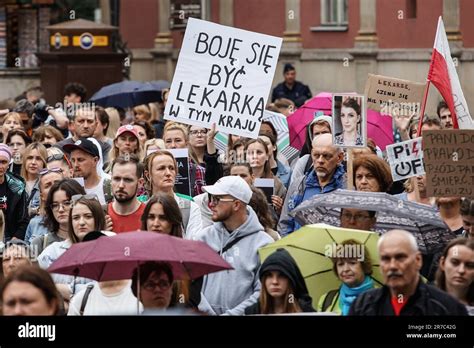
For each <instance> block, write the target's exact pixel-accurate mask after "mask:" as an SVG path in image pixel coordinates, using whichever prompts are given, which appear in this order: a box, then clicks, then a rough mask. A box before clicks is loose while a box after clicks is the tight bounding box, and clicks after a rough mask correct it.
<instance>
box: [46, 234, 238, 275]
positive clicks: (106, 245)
mask: <svg viewBox="0 0 474 348" xmlns="http://www.w3.org/2000/svg"><path fill="white" fill-rule="evenodd" d="M147 261H162V262H168V263H169V264H170V265H171V267H172V271H173V277H174V279H195V278H199V277H201V276H203V275H205V274H208V273H213V272H218V271H221V270H225V269H232V267H231V266H230V265H229V264H228V263H227V262H226V261H225V260H224V259H223V258H222V257H220V256H219V254H217V253H216V252H215V251H214V250H212V249H211V248H210V247H209V246H208V245H207V244H205V243H203V242H198V241H192V240H187V239H181V238H177V237H172V236H168V235H166V234H160V233H155V232H145V231H138V232H129V233H121V234H119V235H116V236H112V237H102V238H99V239H97V240H93V241H90V242H83V243H76V244H73V245H72V246H71V248H69V250H67V251H66V252H65V253H64V254H63V255H61V256H60V257H59V258H58V259H57V260H56V261H55V262H54V263H53V264H52V265H51V266H50V267H49V268H48V271H49V272H51V273H61V274H69V275H74V276H79V277H85V278H90V279H95V280H97V281H107V280H119V279H130V278H131V277H132V274H133V271H134V269H135V268H137V266H138V265H140V264H142V263H145V262H147Z"/></svg>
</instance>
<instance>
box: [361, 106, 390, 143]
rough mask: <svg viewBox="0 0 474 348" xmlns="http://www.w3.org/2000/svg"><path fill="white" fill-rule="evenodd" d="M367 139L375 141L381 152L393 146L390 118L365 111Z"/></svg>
mask: <svg viewBox="0 0 474 348" xmlns="http://www.w3.org/2000/svg"><path fill="white" fill-rule="evenodd" d="M367 137H369V138H371V139H372V140H374V141H375V143H376V144H377V145H378V146H379V147H380V149H381V150H382V151H385V147H386V146H387V145H390V144H393V141H394V140H393V127H392V117H391V116H388V115H382V114H380V112H377V111H374V110H371V109H367Z"/></svg>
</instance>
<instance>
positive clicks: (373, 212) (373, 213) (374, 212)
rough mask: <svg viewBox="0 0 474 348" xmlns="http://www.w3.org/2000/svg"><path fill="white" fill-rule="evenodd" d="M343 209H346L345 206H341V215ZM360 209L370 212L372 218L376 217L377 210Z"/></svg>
mask: <svg viewBox="0 0 474 348" xmlns="http://www.w3.org/2000/svg"><path fill="white" fill-rule="evenodd" d="M345 209H351V208H345ZM343 210H344V208H341V215H342V212H343ZM360 210H361V211H366V212H367V213H368V214H369V217H370V218H374V217H375V214H377V212H376V211H375V210H362V209H360Z"/></svg>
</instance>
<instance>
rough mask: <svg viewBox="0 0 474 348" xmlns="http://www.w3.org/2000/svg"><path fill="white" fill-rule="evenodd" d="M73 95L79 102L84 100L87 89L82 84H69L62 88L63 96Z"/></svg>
mask: <svg viewBox="0 0 474 348" xmlns="http://www.w3.org/2000/svg"><path fill="white" fill-rule="evenodd" d="M73 93H74V94H75V95H77V96H78V97H80V98H81V102H83V101H85V100H86V96H87V89H86V87H85V86H84V85H83V84H82V83H78V82H70V83H68V84H67V85H66V86H64V95H71V94H73Z"/></svg>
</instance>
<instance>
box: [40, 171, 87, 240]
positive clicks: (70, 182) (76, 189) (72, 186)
mask: <svg viewBox="0 0 474 348" xmlns="http://www.w3.org/2000/svg"><path fill="white" fill-rule="evenodd" d="M57 191H64V192H66V197H67V198H68V199H71V197H72V196H74V195H85V194H86V191H85V190H84V187H82V186H81V185H80V184H79V183H78V182H77V181H76V180H74V179H63V180H61V181H58V182H55V183H54V184H53V185H52V186H51V188H50V189H49V192H48V197H47V198H46V204H45V206H44V209H45V217H44V223H43V224H44V226H46V228H47V229H48V231H50V232H52V233H57V232H58V230H59V223H58V222H57V221H56V219H55V218H54V214H53V209H52V207H51V206H52V204H53V196H54V194H55V193H56V192H57Z"/></svg>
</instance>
